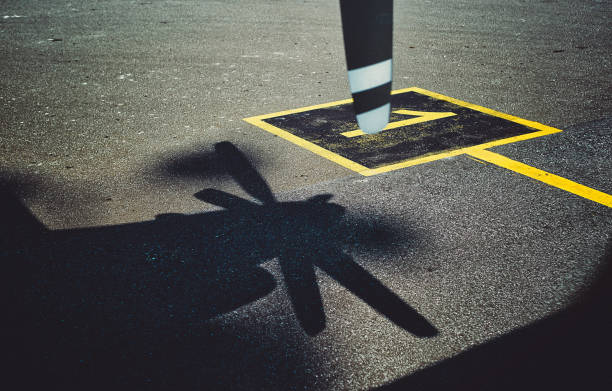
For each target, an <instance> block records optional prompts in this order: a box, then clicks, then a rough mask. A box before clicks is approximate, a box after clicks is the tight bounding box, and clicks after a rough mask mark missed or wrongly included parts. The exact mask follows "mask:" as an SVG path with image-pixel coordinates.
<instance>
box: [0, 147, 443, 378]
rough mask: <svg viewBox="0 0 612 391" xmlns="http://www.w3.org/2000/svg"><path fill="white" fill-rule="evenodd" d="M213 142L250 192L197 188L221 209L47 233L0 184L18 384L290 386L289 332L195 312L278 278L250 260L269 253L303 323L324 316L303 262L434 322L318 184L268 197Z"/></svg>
mask: <svg viewBox="0 0 612 391" xmlns="http://www.w3.org/2000/svg"><path fill="white" fill-rule="evenodd" d="M216 152H217V153H218V154H219V156H220V158H221V159H222V160H223V161H224V164H225V166H226V169H227V170H228V171H229V173H230V175H232V177H233V178H234V179H235V180H236V181H237V182H238V183H239V184H240V185H241V186H242V187H243V189H244V190H245V191H246V192H247V193H248V194H250V195H251V196H253V197H254V198H256V199H258V200H260V201H261V203H256V202H251V201H249V200H245V199H242V198H239V197H235V196H233V195H231V194H228V193H224V192H221V191H217V190H214V189H205V190H202V191H201V192H198V193H197V194H196V197H197V198H198V199H200V200H203V201H206V202H209V203H212V204H215V205H218V206H221V207H223V208H225V210H222V211H214V212H208V213H201V214H194V215H183V214H164V215H159V216H157V217H156V219H155V220H154V221H145V222H140V223H132V224H123V225H115V226H107V227H93V228H85V229H74V230H55V231H50V230H47V229H46V228H45V227H44V226H43V225H42V224H40V222H38V221H37V220H36V218H35V217H34V216H33V215H32V214H31V213H30V212H29V211H28V210H27V208H25V207H24V206H23V205H21V203H20V202H19V201H18V200H17V199H16V198H14V197H13V196H12V195H11V194H10V192H8V191H3V193H2V194H1V195H0V197H1V199H0V202H1V204H2V209H3V210H4V211H5V212H4V216H5V218H3V221H2V227H1V231H0V233H1V234H2V239H3V241H2V251H1V253H0V260H1V261H2V264H3V266H4V271H3V276H4V288H5V289H8V292H7V293H6V295H5V297H7V298H8V299H9V305H8V307H7V309H8V311H7V313H8V314H9V316H8V324H9V332H8V335H9V336H10V340H11V341H12V345H13V346H12V347H13V350H12V351H13V352H14V356H13V357H12V361H13V363H14V364H15V366H16V367H17V368H16V369H17V371H16V372H15V373H18V374H19V376H22V377H21V378H20V381H21V382H22V385H24V387H22V388H28V385H32V384H41V383H42V384H45V385H46V387H51V388H56V387H62V388H69V389H73V388H87V389H91V388H106V389H108V388H109V387H115V388H117V387H121V388H122V389H123V388H126V387H131V388H135V389H141V388H146V386H150V387H151V388H164V389H171V388H172V389H176V388H177V387H179V388H181V387H188V388H189V389H192V388H198V389H199V388H204V387H206V388H207V389H211V388H212V389H216V388H221V389H226V388H240V387H244V388H245V389H282V388H286V387H287V385H293V386H296V385H298V386H297V388H299V384H300V382H301V381H303V379H301V376H302V377H303V373H302V374H300V368H302V367H303V364H302V363H301V362H300V361H301V359H300V354H299V352H296V351H288V350H291V349H293V350H296V349H297V350H299V349H300V347H299V346H292V347H291V348H288V347H287V345H286V342H287V341H286V340H287V339H288V338H290V337H289V334H290V330H284V331H283V332H281V335H274V336H263V337H262V336H261V335H260V336H258V337H255V336H254V334H253V333H255V330H250V329H249V327H248V326H245V327H241V328H240V331H235V330H234V331H231V330H227V329H224V328H220V326H219V325H215V323H214V322H207V320H210V319H212V318H214V317H216V316H219V315H222V314H226V313H229V312H231V311H233V310H235V309H237V308H239V307H241V306H244V305H246V304H249V303H253V302H254V301H256V300H258V299H260V298H262V297H264V296H266V295H268V294H269V293H270V292H272V291H273V290H274V289H275V287H276V285H277V281H275V278H274V276H273V275H272V274H271V273H270V272H268V271H267V270H265V269H264V268H262V267H260V265H261V264H262V263H263V262H265V261H268V260H271V259H274V258H276V259H278V260H279V262H280V269H281V271H282V274H283V280H284V284H285V286H286V290H287V292H288V294H289V296H290V301H291V304H292V306H293V309H294V311H295V315H296V318H297V319H298V321H299V324H300V325H301V327H302V328H303V330H304V331H305V332H306V333H307V334H308V335H316V334H317V333H319V332H321V331H322V330H323V329H324V328H325V313H324V308H323V304H322V300H321V296H320V292H319V287H318V283H317V280H316V277H315V274H314V266H317V267H319V268H321V269H322V270H323V271H325V272H326V273H328V274H329V275H330V276H331V277H333V278H334V279H335V280H336V281H338V282H339V283H341V284H342V285H344V286H345V287H346V288H347V289H349V290H350V291H351V292H353V293H354V294H355V295H357V296H358V297H360V298H361V299H362V300H364V301H365V302H366V303H368V304H369V305H370V306H372V307H373V308H374V309H376V310H377V311H379V312H380V313H382V314H383V315H385V316H387V317H388V318H389V319H390V320H391V321H393V322H395V323H396V324H397V325H398V326H400V327H402V328H404V329H405V330H407V331H409V332H411V333H414V334H415V335H417V336H422V337H427V336H433V335H435V334H436V333H437V331H436V329H435V328H434V327H433V326H432V325H431V324H429V322H427V320H425V319H424V318H423V317H422V316H421V315H419V314H418V313H417V312H416V311H415V310H414V309H412V308H411V307H410V306H408V305H407V304H406V303H404V302H403V301H402V300H401V299H400V298H399V297H398V296H397V295H395V294H394V293H393V292H392V291H390V290H389V289H388V288H386V287H385V286H384V285H383V284H382V283H381V282H380V281H378V280H377V279H376V278H375V277H373V276H372V275H371V274H370V273H368V272H367V271H366V270H365V269H364V268H362V267H361V266H359V265H358V264H357V263H356V262H354V261H353V260H352V259H351V258H350V257H349V256H348V255H347V254H346V253H344V251H343V248H345V247H346V245H347V243H351V242H355V241H358V240H360V238H362V237H367V236H370V235H371V234H373V232H371V230H372V228H373V227H372V226H371V225H368V224H363V225H362V226H359V224H357V225H350V226H349V225H346V224H343V223H342V217H343V215H344V213H345V209H344V208H343V207H341V206H340V205H337V204H333V203H330V202H329V200H330V198H331V195H319V196H315V197H313V198H310V199H308V200H306V201H298V202H278V201H276V199H275V197H274V195H273V194H272V192H271V191H270V189H269V187H268V186H267V184H266V183H265V181H264V180H263V178H261V176H260V175H259V174H258V173H257V172H256V170H255V169H254V168H253V167H252V166H251V165H250V164H249V162H248V161H247V159H246V158H245V157H244V155H242V153H241V152H240V151H238V150H237V149H236V148H235V147H234V146H233V145H232V144H230V143H220V144H217V145H216ZM364 230H365V231H364ZM374 231H376V227H374ZM374 236H376V235H374ZM383 236H384V235H383ZM370 244H376V245H377V246H379V247H380V246H385V240H384V238H382V239H381V238H380V235H378V240H377V241H376V242H370ZM245 322H246V323H247V324H248V321H245ZM283 333H285V335H282V334H283ZM294 339H295V338H294ZM9 351H11V350H10V349H9Z"/></svg>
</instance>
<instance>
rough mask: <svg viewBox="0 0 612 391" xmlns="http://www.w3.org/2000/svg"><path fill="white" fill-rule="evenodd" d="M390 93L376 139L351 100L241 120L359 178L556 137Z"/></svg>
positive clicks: (436, 97)
mask: <svg viewBox="0 0 612 391" xmlns="http://www.w3.org/2000/svg"><path fill="white" fill-rule="evenodd" d="M391 94H392V97H391V98H392V101H391V107H392V114H391V120H390V123H389V125H388V126H387V127H386V128H385V130H383V131H382V132H381V133H379V134H376V135H367V134H364V133H363V132H362V131H361V130H359V129H358V126H357V124H356V122H355V119H354V114H353V111H352V105H351V103H352V99H345V100H340V101H336V102H329V103H324V104H320V105H314V106H308V107H302V108H298V109H293V110H286V111H281V112H276V113H271V114H265V115H259V116H255V117H250V118H245V119H244V120H245V121H246V122H248V123H250V124H253V125H255V126H257V127H259V128H261V129H264V130H266V131H268V132H270V133H272V134H275V135H277V136H279V137H282V138H284V139H286V140H288V141H290V142H292V143H294V144H296V145H299V146H300V147H303V148H305V149H307V150H309V151H311V152H314V153H316V154H318V155H319V156H322V157H324V158H326V159H329V160H331V161H333V162H335V163H337V164H340V165H341V166H343V167H346V168H349V169H351V170H353V171H356V172H358V173H360V174H362V175H365V176H370V175H375V174H380V173H383V172H388V171H392V170H397V169H400V168H404V167H409V166H414V165H417V164H421V163H426V162H431V161H434V160H438V159H442V158H446V157H450V156H458V155H462V154H466V153H468V154H469V153H470V152H474V151H479V150H483V149H485V148H491V147H494V146H498V145H503V144H508V143H514V142H517V141H523V140H528V139H532V138H535V137H540V136H545V135H548V134H553V133H557V132H561V130H559V129H556V128H553V127H550V126H546V125H543V124H540V123H538V122H533V121H528V120H525V119H522V118H518V117H515V116H512V115H508V114H504V113H500V112H498V111H495V110H492V109H488V108H486V107H482V106H478V105H474V104H471V103H467V102H463V101H460V100H458V99H454V98H451V97H448V96H444V95H442V94H438V93H435V92H431V91H427V90H424V89H422V88H418V87H412V88H405V89H400V90H396V91H393V92H392V93H391Z"/></svg>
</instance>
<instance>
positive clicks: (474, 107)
mask: <svg viewBox="0 0 612 391" xmlns="http://www.w3.org/2000/svg"><path fill="white" fill-rule="evenodd" d="M409 91H413V92H418V93H420V94H424V95H428V96H431V97H432V98H436V99H439V100H445V101H447V102H450V103H454V104H456V105H459V106H463V107H467V108H468V109H472V110H477V111H480V112H482V113H485V114H489V115H494V116H496V117H499V118H503V119H507V120H508V121H512V122H516V123H518V124H521V125H525V126H529V127H531V128H534V129H538V130H548V131H550V133H547V134H552V133H557V132H560V131H561V130H559V129H556V128H553V127H551V126H547V125H544V124H541V123H539V122H534V121H529V120H526V119H523V118H519V117H515V116H514V115H510V114H505V113H502V112H500V111H495V110H492V109H489V108H486V107H482V106H478V105H475V104H472V103H468V102H464V101H462V100H459V99H455V98H451V97H450V96H445V95H442V94H438V93H437V92H432V91H428V90H425V89H423V88H419V87H410V88H404V89H401V90H396V91H393V92H392V94H401V93H402V92H409Z"/></svg>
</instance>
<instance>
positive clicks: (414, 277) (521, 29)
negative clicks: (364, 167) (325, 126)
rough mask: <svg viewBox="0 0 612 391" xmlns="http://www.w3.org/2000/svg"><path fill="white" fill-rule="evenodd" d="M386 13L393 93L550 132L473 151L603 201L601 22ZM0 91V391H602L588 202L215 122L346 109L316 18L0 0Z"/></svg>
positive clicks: (469, 160) (611, 212)
mask: <svg viewBox="0 0 612 391" xmlns="http://www.w3.org/2000/svg"><path fill="white" fill-rule="evenodd" d="M394 12H395V14H394V49H393V50H394V57H393V60H394V62H393V75H394V80H393V89H401V88H407V87H413V86H417V87H421V88H424V89H427V90H429V91H434V92H437V93H440V94H444V95H446V96H450V97H453V98H456V99H460V100H462V101H466V102H470V103H473V104H476V105H480V106H483V107H487V108H491V109H493V110H496V111H499V112H502V113H507V114H511V115H513V116H516V117H519V118H524V119H527V120H530V121H536V122H538V123H541V124H545V125H548V126H551V127H554V128H557V129H561V130H562V132H560V133H556V134H550V135H547V136H542V137H538V138H534V139H531V140H525V141H520V142H516V143H510V144H506V145H501V146H496V147H493V148H491V149H489V150H490V151H492V152H495V153H497V154H500V155H503V156H505V157H507V158H510V159H512V160H515V161H518V162H521V163H524V164H526V165H528V166H530V167H535V168H537V169H540V170H544V171H545V172H547V173H551V174H555V175H557V176H559V177H562V178H565V179H568V180H570V181H572V182H575V183H577V184H580V185H583V186H587V187H589V188H591V189H595V190H598V191H599V192H601V193H603V194H604V195H610V194H612V159H611V158H610V151H611V150H612V130H611V127H612V116H611V112H612V110H611V102H612V100H611V99H610V98H611V97H610V91H611V88H610V87H611V86H610V80H611V64H610V58H611V57H610V48H611V44H610V43H611V42H612V39H611V38H612V37H611V34H610V20H611V18H610V17H611V13H612V8H611V7H610V3H609V2H607V1H595V0H589V1H587V0H582V1H569V0H560V1H538V2H534V1H507V0H478V1H467V0H460V1H456V0H453V1H450V0H448V1H425V0H410V1H401V0H397V1H395V9H394ZM0 72H1V74H0V75H1V77H0V164H1V165H0V183H1V185H2V189H1V191H0V194H1V197H2V199H1V202H2V210H3V212H2V216H3V217H2V218H1V219H0V226H1V227H2V238H3V242H2V248H1V252H0V258H1V261H2V264H3V265H4V270H3V273H2V276H3V284H2V285H3V287H5V290H7V293H6V294H5V295H4V296H5V297H7V298H8V299H9V305H8V306H7V307H6V308H5V311H4V313H5V315H6V316H7V317H6V319H5V324H6V326H7V331H6V334H5V335H6V336H8V340H9V341H11V342H12V343H10V344H9V346H8V348H5V353H6V354H7V355H8V356H9V358H10V361H11V362H12V363H13V366H11V367H9V369H10V370H9V372H10V373H12V374H13V375H14V378H15V379H14V380H17V381H18V382H20V383H19V384H21V386H22V387H20V388H19V389H32V388H34V387H35V386H36V387H38V386H41V385H43V386H45V387H46V388H47V389H81V390H82V389H96V388H100V389H106V390H109V389H132V390H136V389H168V390H170V389H172V390H200V389H201V390H204V389H223V390H226V389H240V390H242V389H244V390H254V389H257V390H293V389H296V390H301V389H307V390H369V389H379V388H382V389H392V390H431V389H447V390H452V389H481V390H493V389H495V390H499V389H503V390H506V389H507V390H516V389H585V390H586V389H607V388H608V387H609V386H610V384H611V383H612V378H611V375H610V371H609V368H608V367H609V352H610V348H612V344H611V338H610V335H609V330H610V327H611V326H612V322H611V318H610V308H611V307H610V299H612V292H611V291H610V289H612V288H611V287H612V282H611V281H610V266H609V264H608V263H609V261H610V258H611V253H612V242H611V239H610V236H611V234H612V209H611V208H610V207H609V206H606V205H604V204H602V203H598V202H595V201H593V200H590V199H585V198H583V197H580V196H578V195H575V194H572V193H570V192H568V191H566V190H563V189H560V188H558V187H554V186H551V185H548V184H545V183H542V182H540V181H536V180H534V179H531V178H528V177H527V176H525V175H522V174H521V173H517V172H515V171H511V170H508V169H506V168H502V167H499V166H498V165H495V164H491V163H488V162H485V161H483V160H481V159H476V158H474V157H470V156H466V155H459V156H454V157H449V158H445V159H440V160H435V161H432V162H429V163H424V164H420V165H415V166H411V167H406V168H403V169H399V170H394V171H390V172H386V173H381V174H378V175H373V176H367V177H366V176H363V175H360V174H359V173H356V172H354V171H351V170H350V169H348V168H345V167H343V166H341V165H339V164H337V163H335V162H333V161H330V160H328V159H326V158H324V157H321V156H319V155H317V154H315V153H312V152H311V151H309V150H307V149H304V148H302V147H300V146H298V145H296V144H294V143H291V142H289V141H288V140H286V139H284V138H282V137H277V136H275V135H274V134H272V133H269V132H267V131H266V130H263V129H260V128H258V127H256V126H253V125H251V124H249V123H247V122H245V121H243V119H244V118H248V117H253V116H257V115H263V114H267V113H274V112H279V111H283V110H290V109H296V108H300V107H304V106H311V105H317V104H323V103H326V102H333V101H338V100H342V99H347V98H349V97H350V93H349V90H348V83H347V76H346V69H345V59H344V49H343V41H342V29H341V24H340V13H339V7H338V3H337V1H328V0H314V1H272V0H268V1H264V0H251V1H196V0H176V1H169V0H164V1H156V0H151V1H144V0H138V1H120V0H108V1H94V0H84V1H68V0H64V1H60V0H45V1H42V0H41V1H33V0H26V1H16V0H15V1H13V0H8V1H3V2H2V3H1V4H0ZM417 110H418V109H417ZM319 295H320V296H319ZM13 367H14V368H13ZM606 385H607V386H608V387H606ZM16 389H17V388H16Z"/></svg>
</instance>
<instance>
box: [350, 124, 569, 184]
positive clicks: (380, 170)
mask: <svg viewBox="0 0 612 391" xmlns="http://www.w3.org/2000/svg"><path fill="white" fill-rule="evenodd" d="M560 131H561V130H559V129H555V128H550V130H541V131H539V132H533V133H527V134H521V135H519V136H514V137H508V138H504V139H501V140H495V141H489V142H488V143H484V144H479V145H474V146H472V147H466V148H459V149H454V150H452V151H446V152H442V153H436V154H433V155H428V156H423V157H419V158H416V159H410V160H405V161H402V162H399V163H394V164H389V165H387V166H382V167H378V168H371V169H367V170H364V171H360V172H359V173H360V174H361V175H365V176H372V175H377V174H382V173H383V172H389V171H394V170H399V169H400V168H406V167H411V166H416V165H417V164H423V163H429V162H433V161H435V160H440V159H445V158H448V157H453V156H459V155H463V154H464V153H471V152H475V151H480V150H482V149H486V148H492V147H497V146H499V145H504V144H511V143H515V142H517V141H524V140H529V139H532V138H536V137H542V136H546V135H549V134H553V133H558V132H560Z"/></svg>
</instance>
